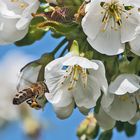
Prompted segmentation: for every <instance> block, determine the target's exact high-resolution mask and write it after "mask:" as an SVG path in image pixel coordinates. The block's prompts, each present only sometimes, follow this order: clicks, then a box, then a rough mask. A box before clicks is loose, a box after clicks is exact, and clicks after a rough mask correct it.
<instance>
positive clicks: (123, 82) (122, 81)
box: [109, 74, 140, 95]
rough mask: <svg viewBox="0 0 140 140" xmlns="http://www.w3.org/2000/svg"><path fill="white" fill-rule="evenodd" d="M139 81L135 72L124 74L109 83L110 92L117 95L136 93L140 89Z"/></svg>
mask: <svg viewBox="0 0 140 140" xmlns="http://www.w3.org/2000/svg"><path fill="white" fill-rule="evenodd" d="M139 82H140V79H139V77H138V76H136V75H134V74H122V75H119V76H118V77H117V78H116V79H115V80H114V81H113V82H111V84H110V85H109V92H110V93H113V94H116V95H123V94H125V93H134V92H136V91H137V90H139V89H140V84H139Z"/></svg>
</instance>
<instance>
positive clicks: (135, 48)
mask: <svg viewBox="0 0 140 140" xmlns="http://www.w3.org/2000/svg"><path fill="white" fill-rule="evenodd" d="M130 46H131V51H132V52H133V53H135V54H136V55H138V56H140V35H138V36H137V37H136V39H134V40H133V41H131V42H130Z"/></svg>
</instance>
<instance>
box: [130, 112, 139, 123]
mask: <svg viewBox="0 0 140 140" xmlns="http://www.w3.org/2000/svg"><path fill="white" fill-rule="evenodd" d="M139 120H140V112H137V113H136V115H135V116H134V117H133V118H132V119H131V120H130V121H129V123H130V124H132V125H134V124H136V123H137V121H139Z"/></svg>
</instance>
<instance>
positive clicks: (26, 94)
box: [13, 88, 34, 105]
mask: <svg viewBox="0 0 140 140" xmlns="http://www.w3.org/2000/svg"><path fill="white" fill-rule="evenodd" d="M33 96H34V93H33V92H32V90H31V89H30V88H28V89H24V90H22V91H20V92H19V94H16V95H15V97H14V99H13V104H14V105H19V104H21V103H23V102H24V101H26V100H27V99H29V98H31V97H33Z"/></svg>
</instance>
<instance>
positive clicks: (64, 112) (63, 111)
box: [53, 102, 74, 119]
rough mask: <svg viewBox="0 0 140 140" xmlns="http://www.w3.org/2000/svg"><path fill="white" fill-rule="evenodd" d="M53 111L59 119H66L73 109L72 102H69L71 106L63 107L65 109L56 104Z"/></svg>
mask: <svg viewBox="0 0 140 140" xmlns="http://www.w3.org/2000/svg"><path fill="white" fill-rule="evenodd" d="M53 107H54V110H55V112H56V115H57V117H58V118H60V119H66V118H68V117H69V116H70V115H71V114H72V112H73V109H74V102H71V104H69V105H67V106H65V107H59V106H57V104H55V105H53Z"/></svg>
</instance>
